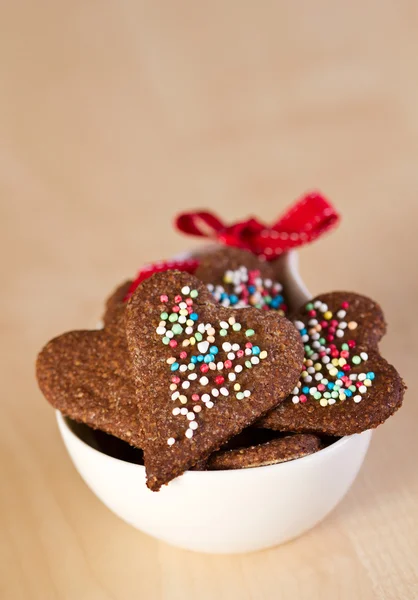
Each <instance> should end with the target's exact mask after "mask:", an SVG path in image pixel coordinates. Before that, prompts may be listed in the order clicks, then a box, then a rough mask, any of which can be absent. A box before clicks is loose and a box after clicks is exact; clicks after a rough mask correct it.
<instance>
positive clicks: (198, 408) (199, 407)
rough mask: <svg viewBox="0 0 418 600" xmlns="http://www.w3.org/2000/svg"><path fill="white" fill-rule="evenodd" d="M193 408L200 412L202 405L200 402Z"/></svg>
mask: <svg viewBox="0 0 418 600" xmlns="http://www.w3.org/2000/svg"><path fill="white" fill-rule="evenodd" d="M193 410H194V412H195V413H200V411H201V410H202V407H201V406H200V404H196V406H193Z"/></svg>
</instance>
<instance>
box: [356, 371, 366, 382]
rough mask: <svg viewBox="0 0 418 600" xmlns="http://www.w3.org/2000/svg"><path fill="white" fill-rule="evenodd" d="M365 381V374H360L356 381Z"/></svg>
mask: <svg viewBox="0 0 418 600" xmlns="http://www.w3.org/2000/svg"><path fill="white" fill-rule="evenodd" d="M365 379H367V375H366V373H360V374H359V376H358V380H359V381H364V380H365Z"/></svg>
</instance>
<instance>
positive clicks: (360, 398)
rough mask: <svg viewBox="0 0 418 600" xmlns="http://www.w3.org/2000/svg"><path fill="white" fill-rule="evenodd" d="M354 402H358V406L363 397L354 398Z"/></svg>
mask: <svg viewBox="0 0 418 600" xmlns="http://www.w3.org/2000/svg"><path fill="white" fill-rule="evenodd" d="M353 400H354V402H356V404H358V403H359V402H361V400H362V397H361V396H358V395H357V396H354V398H353Z"/></svg>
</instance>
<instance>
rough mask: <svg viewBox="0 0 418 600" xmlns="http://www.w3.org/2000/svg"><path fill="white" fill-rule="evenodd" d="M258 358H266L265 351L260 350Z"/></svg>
mask: <svg viewBox="0 0 418 600" xmlns="http://www.w3.org/2000/svg"><path fill="white" fill-rule="evenodd" d="M258 356H259V357H260V359H261V360H263V358H267V352H266V350H262V351H261V352H260V354H259V355H258Z"/></svg>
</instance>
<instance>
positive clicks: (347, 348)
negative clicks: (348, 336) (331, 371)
mask: <svg viewBox="0 0 418 600" xmlns="http://www.w3.org/2000/svg"><path fill="white" fill-rule="evenodd" d="M341 348H342V350H349V349H350V347H349V345H348V344H343V345H342V346H341Z"/></svg>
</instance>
